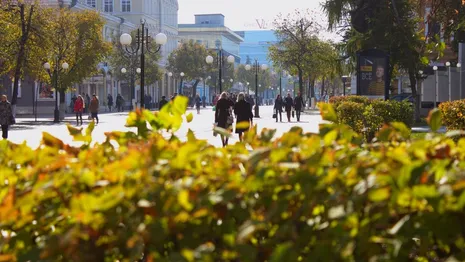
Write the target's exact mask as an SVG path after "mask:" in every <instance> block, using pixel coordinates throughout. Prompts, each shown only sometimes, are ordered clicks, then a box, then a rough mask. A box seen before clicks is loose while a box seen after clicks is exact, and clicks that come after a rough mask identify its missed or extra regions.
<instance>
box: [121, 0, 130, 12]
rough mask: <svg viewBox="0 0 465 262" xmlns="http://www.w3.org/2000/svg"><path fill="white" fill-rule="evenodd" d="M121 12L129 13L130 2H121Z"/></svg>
mask: <svg viewBox="0 0 465 262" xmlns="http://www.w3.org/2000/svg"><path fill="white" fill-rule="evenodd" d="M121 11H122V12H131V0H121Z"/></svg>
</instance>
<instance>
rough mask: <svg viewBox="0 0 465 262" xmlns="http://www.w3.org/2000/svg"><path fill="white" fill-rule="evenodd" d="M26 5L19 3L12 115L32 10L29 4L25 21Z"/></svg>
mask: <svg viewBox="0 0 465 262" xmlns="http://www.w3.org/2000/svg"><path fill="white" fill-rule="evenodd" d="M25 9H26V7H25V6H24V4H20V5H19V12H20V18H21V39H20V40H19V51H18V56H17V57H16V67H15V71H14V81H13V94H12V98H11V105H12V107H13V108H12V109H13V115H15V116H16V104H17V102H18V88H19V80H20V78H21V69H22V68H23V67H24V63H25V54H26V52H25V49H26V44H27V41H28V39H29V28H30V27H31V20H32V14H33V12H34V5H31V10H30V11H29V16H28V18H27V21H26V20H25V19H26V18H25V16H26V10H25Z"/></svg>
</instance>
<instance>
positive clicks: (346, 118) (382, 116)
mask: <svg viewBox="0 0 465 262" xmlns="http://www.w3.org/2000/svg"><path fill="white" fill-rule="evenodd" d="M330 103H331V104H332V105H333V106H334V108H335V110H336V114H337V116H338V123H341V124H345V125H348V126H350V127H351V128H352V129H353V130H354V131H356V132H358V133H360V134H362V135H363V137H364V138H365V141H371V140H372V139H373V138H374V135H375V134H376V132H378V131H379V129H380V128H381V127H382V126H383V125H384V124H388V123H393V122H402V123H404V124H405V125H406V126H408V127H411V125H412V124H413V108H412V106H411V104H410V103H408V102H404V101H403V102H397V101H390V100H387V101H383V100H370V99H368V98H367V97H363V96H346V97H335V98H332V100H330Z"/></svg>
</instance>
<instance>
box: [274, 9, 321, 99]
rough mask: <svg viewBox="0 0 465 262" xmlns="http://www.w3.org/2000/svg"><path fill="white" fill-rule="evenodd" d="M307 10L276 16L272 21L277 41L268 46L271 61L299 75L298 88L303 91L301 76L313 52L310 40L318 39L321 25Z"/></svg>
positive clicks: (306, 68)
mask: <svg viewBox="0 0 465 262" xmlns="http://www.w3.org/2000/svg"><path fill="white" fill-rule="evenodd" d="M314 17H316V16H315V15H314V14H312V13H310V12H309V11H307V12H305V13H301V12H300V11H299V10H296V11H295V14H289V15H287V16H286V17H283V16H281V15H280V16H278V18H277V19H276V20H275V21H274V22H273V25H274V28H275V31H276V36H277V38H278V42H277V43H276V44H274V45H272V46H270V48H269V51H270V58H271V60H272V61H273V63H276V64H280V65H282V66H283V67H284V68H285V69H286V70H288V71H289V72H290V73H292V74H294V75H298V77H299V90H300V92H301V93H303V78H304V74H305V71H307V70H308V69H309V65H310V64H311V58H310V57H311V55H312V54H313V53H314V52H315V50H314V49H313V46H314V45H312V42H314V41H317V40H318V37H317V36H318V33H319V32H320V30H321V25H320V24H319V23H318V22H317V21H316V19H315V18H314Z"/></svg>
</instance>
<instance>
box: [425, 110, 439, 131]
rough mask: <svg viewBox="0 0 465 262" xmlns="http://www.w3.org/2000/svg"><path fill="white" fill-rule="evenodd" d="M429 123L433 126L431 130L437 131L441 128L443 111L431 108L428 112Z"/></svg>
mask: <svg viewBox="0 0 465 262" xmlns="http://www.w3.org/2000/svg"><path fill="white" fill-rule="evenodd" d="M426 120H427V121H428V125H429V127H430V128H431V131H433V132H437V131H438V130H439V128H441V124H442V119H441V112H440V111H439V109H437V108H435V109H433V110H431V111H430V112H429V114H428V118H427V119H426Z"/></svg>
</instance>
